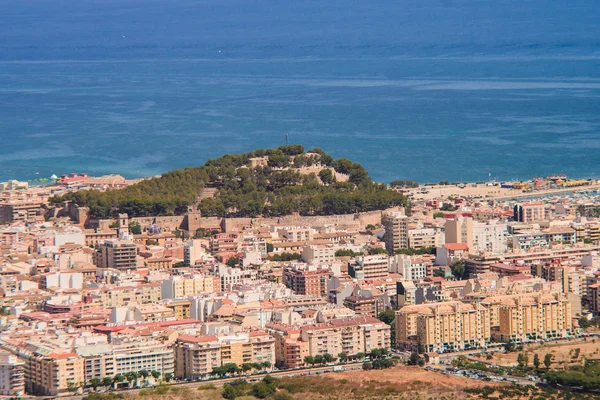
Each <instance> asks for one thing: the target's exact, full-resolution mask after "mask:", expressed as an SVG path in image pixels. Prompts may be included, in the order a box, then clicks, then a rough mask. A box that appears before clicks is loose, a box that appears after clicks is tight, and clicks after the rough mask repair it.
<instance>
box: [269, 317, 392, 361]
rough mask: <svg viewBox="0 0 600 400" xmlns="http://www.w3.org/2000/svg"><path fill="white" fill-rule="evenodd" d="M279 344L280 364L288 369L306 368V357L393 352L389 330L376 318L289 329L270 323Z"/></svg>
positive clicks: (335, 321) (272, 332) (277, 353)
mask: <svg viewBox="0 0 600 400" xmlns="http://www.w3.org/2000/svg"><path fill="white" fill-rule="evenodd" d="M267 328H268V329H269V331H270V332H271V334H272V335H273V336H275V340H276V347H275V351H276V357H277V364H278V365H281V366H285V367H287V368H296V367H302V366H304V357H306V356H316V355H319V354H320V355H323V354H325V353H329V354H331V355H333V356H334V357H336V356H337V355H338V354H339V353H341V352H344V353H346V354H348V355H353V354H357V353H361V352H363V353H368V352H370V351H371V350H373V349H376V348H386V349H389V348H390V326H389V325H387V324H385V323H383V322H381V321H379V320H378V319H376V318H373V317H364V316H359V317H352V318H343V319H332V320H330V321H328V322H325V323H317V324H306V325H289V324H281V323H270V324H268V325H267Z"/></svg>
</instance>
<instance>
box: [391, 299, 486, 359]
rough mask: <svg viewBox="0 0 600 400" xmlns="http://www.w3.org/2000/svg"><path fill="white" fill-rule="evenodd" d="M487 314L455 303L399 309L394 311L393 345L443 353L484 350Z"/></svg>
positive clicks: (473, 306) (469, 305)
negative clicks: (394, 339)
mask: <svg viewBox="0 0 600 400" xmlns="http://www.w3.org/2000/svg"><path fill="white" fill-rule="evenodd" d="M489 321H490V319H489V312H488V310H487V309H486V308H485V307H482V306H480V305H478V304H464V303H461V302H459V301H450V302H441V303H430V304H420V305H411V306H405V307H402V308H401V309H400V310H399V311H397V312H396V343H397V344H398V346H399V347H401V348H404V349H407V350H416V349H417V348H418V346H419V345H421V346H423V348H424V349H425V351H427V352H430V351H432V352H438V353H444V352H448V351H460V350H468V349H474V348H480V347H485V346H486V344H487V343H488V342H489V340H490V337H491V330H490V322H489Z"/></svg>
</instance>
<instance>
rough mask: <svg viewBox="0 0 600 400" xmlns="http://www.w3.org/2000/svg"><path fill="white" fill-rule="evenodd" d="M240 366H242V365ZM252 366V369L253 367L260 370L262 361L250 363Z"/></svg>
mask: <svg viewBox="0 0 600 400" xmlns="http://www.w3.org/2000/svg"><path fill="white" fill-rule="evenodd" d="M242 367H243V366H242ZM252 368H254V369H255V370H257V371H260V370H262V368H263V366H262V363H260V362H255V363H252Z"/></svg>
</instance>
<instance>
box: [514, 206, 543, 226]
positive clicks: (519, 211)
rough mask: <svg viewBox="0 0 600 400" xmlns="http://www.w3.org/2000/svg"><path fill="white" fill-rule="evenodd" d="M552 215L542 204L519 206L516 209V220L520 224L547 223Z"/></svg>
mask: <svg viewBox="0 0 600 400" xmlns="http://www.w3.org/2000/svg"><path fill="white" fill-rule="evenodd" d="M549 215H550V210H549V209H548V208H546V205H545V204H544V203H541V202H533V203H524V204H517V205H516V206H515V207H514V219H515V221H519V222H525V223H528V222H536V221H545V220H547V219H548V217H549Z"/></svg>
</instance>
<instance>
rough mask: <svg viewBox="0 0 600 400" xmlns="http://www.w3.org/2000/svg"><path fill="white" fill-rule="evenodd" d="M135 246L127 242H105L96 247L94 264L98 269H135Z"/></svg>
mask: <svg viewBox="0 0 600 400" xmlns="http://www.w3.org/2000/svg"><path fill="white" fill-rule="evenodd" d="M136 256H137V246H136V244H135V243H134V242H132V241H128V240H106V241H104V242H102V243H100V245H99V246H98V252H97V253H95V254H94V263H95V264H96V266H97V267H98V268H114V269H119V270H126V269H135V268H136V266H137V260H136Z"/></svg>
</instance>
